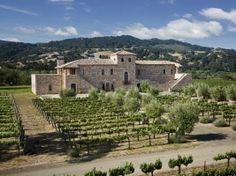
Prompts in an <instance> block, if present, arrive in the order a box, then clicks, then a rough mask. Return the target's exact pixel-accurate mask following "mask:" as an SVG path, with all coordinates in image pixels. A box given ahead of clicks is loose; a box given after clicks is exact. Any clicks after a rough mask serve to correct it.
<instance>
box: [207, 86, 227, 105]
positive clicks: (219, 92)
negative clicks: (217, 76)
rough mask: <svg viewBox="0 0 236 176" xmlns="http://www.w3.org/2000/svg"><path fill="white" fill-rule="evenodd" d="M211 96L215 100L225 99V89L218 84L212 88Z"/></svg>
mask: <svg viewBox="0 0 236 176" xmlns="http://www.w3.org/2000/svg"><path fill="white" fill-rule="evenodd" d="M211 97H212V98H214V99H215V100H216V101H225V100H226V93H225V89H224V88H223V87H220V86H217V87H214V88H212V90H211Z"/></svg>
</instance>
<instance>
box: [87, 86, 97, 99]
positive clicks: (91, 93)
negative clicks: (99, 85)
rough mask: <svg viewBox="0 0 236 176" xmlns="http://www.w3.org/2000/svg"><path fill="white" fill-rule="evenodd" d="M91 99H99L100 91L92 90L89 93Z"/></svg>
mask: <svg viewBox="0 0 236 176" xmlns="http://www.w3.org/2000/svg"><path fill="white" fill-rule="evenodd" d="M88 95H89V97H91V98H95V99H97V98H98V96H99V91H98V90H97V89H93V88H92V89H90V90H89V92H88Z"/></svg>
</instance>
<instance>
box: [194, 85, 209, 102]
mask: <svg viewBox="0 0 236 176" xmlns="http://www.w3.org/2000/svg"><path fill="white" fill-rule="evenodd" d="M197 95H198V97H202V98H203V99H209V98H210V97H211V96H210V89H209V86H208V85H207V84H203V83H202V84H198V85H197Z"/></svg>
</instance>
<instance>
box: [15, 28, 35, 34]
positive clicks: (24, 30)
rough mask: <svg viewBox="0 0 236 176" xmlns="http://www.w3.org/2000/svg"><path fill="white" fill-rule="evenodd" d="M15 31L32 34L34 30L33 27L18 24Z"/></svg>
mask: <svg viewBox="0 0 236 176" xmlns="http://www.w3.org/2000/svg"><path fill="white" fill-rule="evenodd" d="M15 30H16V31H18V32H22V33H26V34H33V33H35V32H36V30H35V29H34V28H31V27H23V26H18V27H16V28H15Z"/></svg>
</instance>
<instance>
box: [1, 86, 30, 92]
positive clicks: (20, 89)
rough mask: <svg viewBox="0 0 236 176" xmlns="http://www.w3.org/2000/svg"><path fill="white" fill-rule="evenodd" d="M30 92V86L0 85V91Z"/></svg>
mask: <svg viewBox="0 0 236 176" xmlns="http://www.w3.org/2000/svg"><path fill="white" fill-rule="evenodd" d="M26 92H28V93H30V92H31V86H0V93H26Z"/></svg>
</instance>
